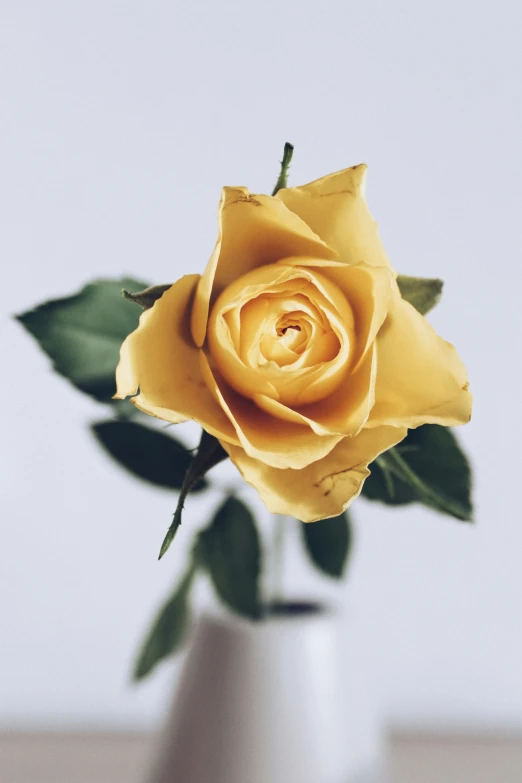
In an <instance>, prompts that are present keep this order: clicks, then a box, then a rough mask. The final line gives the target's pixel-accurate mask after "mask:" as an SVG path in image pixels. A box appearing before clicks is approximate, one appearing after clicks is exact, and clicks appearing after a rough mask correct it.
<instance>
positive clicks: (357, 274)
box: [281, 258, 399, 366]
mask: <svg viewBox="0 0 522 783" xmlns="http://www.w3.org/2000/svg"><path fill="white" fill-rule="evenodd" d="M281 263H282V264H284V265H287V266H297V267H302V268H306V269H308V270H309V269H310V268H316V269H318V270H319V271H320V272H321V274H322V275H324V276H325V277H327V278H328V279H329V280H331V281H332V282H333V283H335V284H336V286H337V287H338V288H339V289H340V290H341V291H342V293H343V294H344V295H345V297H346V299H347V301H348V303H349V304H350V306H351V308H352V312H353V314H354V318H355V336H356V345H357V347H356V351H355V356H354V363H355V366H357V364H359V363H360V362H361V361H362V359H363V358H364V355H365V353H366V351H367V350H368V348H369V346H370V345H372V343H373V341H374V340H375V337H376V335H377V332H378V331H379V329H380V328H381V326H382V324H383V323H384V321H385V319H386V316H387V315H388V311H389V309H390V307H391V306H392V303H393V301H394V299H395V297H396V296H398V295H399V291H398V288H397V284H396V282H395V278H394V276H393V273H392V272H391V271H390V269H388V268H387V267H374V266H371V265H370V264H365V263H364V262H361V263H359V264H353V265H348V264H344V263H342V262H339V261H324V260H319V259H318V260H316V259H312V258H285V259H284V260H283V261H282V262H281Z"/></svg>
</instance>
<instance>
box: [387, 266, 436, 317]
mask: <svg viewBox="0 0 522 783" xmlns="http://www.w3.org/2000/svg"><path fill="white" fill-rule="evenodd" d="M397 283H398V286H399V289H400V292H401V295H402V298H403V299H406V301H407V302H409V303H410V304H411V305H413V307H414V308H415V309H416V310H418V311H419V313H421V315H426V313H429V311H430V310H431V309H432V308H434V307H435V305H436V304H437V303H438V301H439V299H440V297H441V295H442V287H443V285H444V283H443V282H442V280H437V279H434V278H429V277H408V275H399V276H398V277H397Z"/></svg>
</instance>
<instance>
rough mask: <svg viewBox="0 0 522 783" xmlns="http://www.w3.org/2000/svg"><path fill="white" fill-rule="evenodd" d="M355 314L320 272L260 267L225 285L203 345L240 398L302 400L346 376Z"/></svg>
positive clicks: (322, 393)
mask: <svg viewBox="0 0 522 783" xmlns="http://www.w3.org/2000/svg"><path fill="white" fill-rule="evenodd" d="M353 324H354V321H353V314H352V310H351V307H350V305H349V303H348V301H347V300H346V298H345V296H344V295H343V294H342V292H341V291H340V290H339V289H338V288H337V286H335V285H334V284H333V283H331V282H330V281H329V280H328V279H327V278H326V277H324V276H323V275H322V274H321V273H319V272H316V271H314V272H313V273H312V272H310V271H308V270H306V269H297V268H294V267H292V266H285V265H284V264H283V263H281V264H274V265H272V266H270V267H260V268H257V269H254V270H252V272H249V273H247V274H246V275H244V277H243V278H241V279H239V280H237V281H235V282H234V283H232V284H231V285H230V286H229V287H228V288H226V289H225V290H224V291H223V292H222V293H221V295H220V296H219V298H218V300H217V301H216V303H215V305H214V308H213V310H212V313H211V318H210V323H209V332H208V334H209V348H210V351H211V353H212V356H213V358H214V360H215V361H216V364H217V368H218V369H219V371H220V372H221V374H222V375H223V376H224V378H225V380H226V381H227V382H228V383H229V384H230V385H231V386H232V387H233V388H235V389H236V390H237V391H239V392H240V393H242V394H243V395H244V396H246V397H251V398H256V397H258V396H261V395H264V396H267V397H271V398H272V399H276V400H278V401H279V402H281V403H283V404H285V405H304V404H307V403H310V402H314V401H316V400H319V399H321V398H322V397H324V396H326V395H327V394H329V393H331V392H332V390H333V389H335V388H336V387H337V386H338V385H339V384H340V383H341V382H342V380H343V379H344V378H345V376H346V374H347V372H348V369H349V362H350V356H351V348H352V341H353V337H354V331H353Z"/></svg>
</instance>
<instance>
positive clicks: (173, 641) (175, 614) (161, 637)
mask: <svg viewBox="0 0 522 783" xmlns="http://www.w3.org/2000/svg"><path fill="white" fill-rule="evenodd" d="M194 573H195V568H194V566H191V567H190V569H189V571H188V572H187V573H186V575H185V577H184V578H183V579H182V581H181V583H180V585H179V586H178V587H177V588H176V590H175V592H174V593H173V595H172V596H171V597H170V598H169V599H168V601H167V602H166V603H165V604H164V605H163V606H162V607H161V609H160V611H159V612H158V614H157V615H156V618H155V619H154V621H153V623H152V626H151V628H150V630H149V632H148V634H147V636H146V638H145V641H144V642H143V646H142V648H141V650H140V653H139V655H138V659H137V661H136V665H135V667H134V675H133V676H134V679H135V680H142V679H143V678H144V677H146V676H147V675H148V674H150V672H151V671H152V670H153V669H154V667H155V666H157V664H158V663H160V661H162V660H163V659H164V658H167V657H168V656H170V655H172V654H173V653H175V652H176V651H177V650H179V648H180V647H181V645H182V644H183V641H184V638H185V634H186V631H187V628H188V625H189V621H190V608H189V603H188V597H189V592H190V587H191V585H192V580H193V577H194Z"/></svg>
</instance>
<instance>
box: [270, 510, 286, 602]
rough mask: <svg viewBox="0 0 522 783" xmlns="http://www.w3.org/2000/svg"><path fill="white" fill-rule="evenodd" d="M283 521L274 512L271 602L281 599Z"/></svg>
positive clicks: (283, 541) (282, 518)
mask: <svg viewBox="0 0 522 783" xmlns="http://www.w3.org/2000/svg"><path fill="white" fill-rule="evenodd" d="M285 522H286V519H285V517H283V516H280V515H279V514H274V538H273V550H272V574H273V584H272V596H271V602H272V603H279V602H281V601H282V600H283V570H284V543H285Z"/></svg>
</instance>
